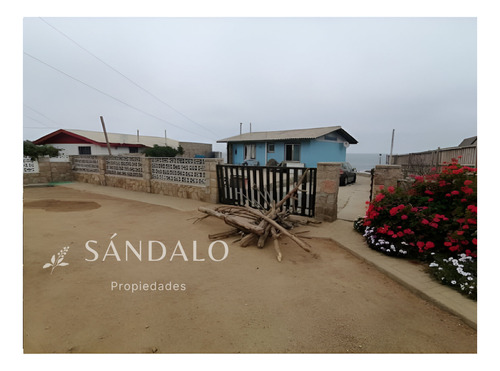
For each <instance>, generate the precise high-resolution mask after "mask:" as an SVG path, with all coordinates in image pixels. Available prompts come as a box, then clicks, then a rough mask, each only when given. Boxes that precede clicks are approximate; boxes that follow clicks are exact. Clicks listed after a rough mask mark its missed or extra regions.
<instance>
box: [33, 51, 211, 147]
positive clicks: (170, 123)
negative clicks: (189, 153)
mask: <svg viewBox="0 0 500 371" xmlns="http://www.w3.org/2000/svg"><path fill="white" fill-rule="evenodd" d="M23 54H24V55H26V56H28V57H30V58H33V59H34V60H36V61H37V62H39V63H42V64H44V65H45V66H47V67H49V68H51V69H53V70H54V71H57V72H59V73H61V74H63V75H64V76H66V77H69V78H70V79H72V80H74V81H77V82H79V83H80V84H83V85H85V86H87V87H88V88H90V89H93V90H95V91H97V92H99V93H101V94H103V95H105V96H107V97H109V98H111V99H114V100H116V101H117V102H120V103H121V104H123V105H125V106H127V107H129V108H132V109H133V110H136V111H138V112H140V113H142V114H144V115H146V116H149V117H152V118H155V119H157V120H159V121H162V122H165V123H166V124H168V125H172V126H175V127H176V128H178V129H181V130H184V131H186V132H189V133H191V134H194V135H197V136H199V135H200V134H199V133H195V132H193V131H191V130H188V129H186V128H183V127H181V126H178V125H176V124H174V123H172V122H170V121H167V120H165V119H162V118H161V117H158V116H155V115H153V114H151V113H149V112H146V111H144V110H142V109H140V108H137V107H134V106H132V105H130V104H128V103H127V102H124V101H122V100H121V99H118V98H116V97H114V96H112V95H111V94H108V93H106V92H104V91H102V90H100V89H98V88H96V87H94V86H92V85H89V84H87V83H86V82H83V81H82V80H79V79H77V78H76V77H73V76H71V75H69V74H67V73H66V72H64V71H61V70H60V69H58V68H56V67H54V66H52V65H50V64H48V63H47V62H44V61H42V60H41V59H38V58H37V57H35V56H33V55H31V54H29V53H26V52H23ZM210 139H212V140H215V139H214V138H210Z"/></svg>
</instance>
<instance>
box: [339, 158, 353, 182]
mask: <svg viewBox="0 0 500 371" xmlns="http://www.w3.org/2000/svg"><path fill="white" fill-rule="evenodd" d="M349 183H356V169H354V168H353V167H352V166H351V164H350V163H348V162H342V164H341V166H340V185H341V186H345V185H346V184H349Z"/></svg>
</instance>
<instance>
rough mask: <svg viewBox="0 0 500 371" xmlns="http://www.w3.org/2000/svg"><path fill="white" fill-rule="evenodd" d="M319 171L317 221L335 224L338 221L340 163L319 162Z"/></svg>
mask: <svg viewBox="0 0 500 371" xmlns="http://www.w3.org/2000/svg"><path fill="white" fill-rule="evenodd" d="M317 169H318V170H317V171H318V172H317V174H316V203H315V215H316V219H318V220H321V221H325V222H333V221H335V220H337V198H338V194H339V181H340V162H318V165H317Z"/></svg>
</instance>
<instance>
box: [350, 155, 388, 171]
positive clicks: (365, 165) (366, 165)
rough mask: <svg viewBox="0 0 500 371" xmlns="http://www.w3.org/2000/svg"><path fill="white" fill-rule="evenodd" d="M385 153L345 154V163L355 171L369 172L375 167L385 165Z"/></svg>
mask: <svg viewBox="0 0 500 371" xmlns="http://www.w3.org/2000/svg"><path fill="white" fill-rule="evenodd" d="M386 158H387V154H386V153H382V154H380V153H349V152H347V154H346V161H347V162H349V163H350V164H351V166H352V167H353V168H355V169H356V171H358V172H360V173H362V172H365V171H367V172H369V171H370V170H371V169H373V168H374V167H375V166H376V165H385V164H386Z"/></svg>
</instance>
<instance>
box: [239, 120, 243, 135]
mask: <svg viewBox="0 0 500 371" xmlns="http://www.w3.org/2000/svg"><path fill="white" fill-rule="evenodd" d="M242 126H243V123H242V122H240V135H241V134H242V132H241V128H242Z"/></svg>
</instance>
